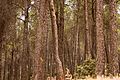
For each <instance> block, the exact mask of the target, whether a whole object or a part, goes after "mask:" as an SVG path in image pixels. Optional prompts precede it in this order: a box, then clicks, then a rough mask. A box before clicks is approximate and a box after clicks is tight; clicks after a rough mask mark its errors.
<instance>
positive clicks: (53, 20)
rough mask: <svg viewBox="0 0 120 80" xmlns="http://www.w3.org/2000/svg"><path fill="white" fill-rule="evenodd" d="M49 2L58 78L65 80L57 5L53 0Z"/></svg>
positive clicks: (58, 79)
mask: <svg viewBox="0 0 120 80" xmlns="http://www.w3.org/2000/svg"><path fill="white" fill-rule="evenodd" d="M49 3H50V14H51V25H52V36H53V44H54V50H55V51H54V52H55V54H54V57H55V62H56V70H57V80H64V75H63V67H62V62H61V61H60V58H59V51H58V34H57V33H58V31H57V23H56V15H55V7H54V3H53V0H49Z"/></svg>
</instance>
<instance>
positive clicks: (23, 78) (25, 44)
mask: <svg viewBox="0 0 120 80" xmlns="http://www.w3.org/2000/svg"><path fill="white" fill-rule="evenodd" d="M29 8H30V2H29V0H26V1H25V21H24V31H23V53H22V62H21V67H22V69H21V80H29V76H28V74H29V73H28V62H29V61H28V57H29V36H28V35H29V31H28V21H29V12H28V11H29Z"/></svg>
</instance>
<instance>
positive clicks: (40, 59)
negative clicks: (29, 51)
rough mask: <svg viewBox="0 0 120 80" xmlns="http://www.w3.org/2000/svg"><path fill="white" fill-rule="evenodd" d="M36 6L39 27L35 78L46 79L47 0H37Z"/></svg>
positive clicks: (35, 79) (38, 79) (35, 57)
mask: <svg viewBox="0 0 120 80" xmlns="http://www.w3.org/2000/svg"><path fill="white" fill-rule="evenodd" d="M36 2H37V4H36V6H38V21H39V23H38V27H37V29H36V30H37V31H36V42H35V55H34V59H35V60H34V80H45V79H44V78H45V77H44V76H45V74H44V69H45V66H44V62H45V60H44V54H45V51H44V48H45V46H46V43H45V42H46V41H45V40H46V39H45V38H46V37H45V36H46V28H47V25H46V7H47V6H48V5H47V2H46V0H39V1H37V0H36Z"/></svg>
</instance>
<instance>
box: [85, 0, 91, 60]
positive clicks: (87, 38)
mask: <svg viewBox="0 0 120 80" xmlns="http://www.w3.org/2000/svg"><path fill="white" fill-rule="evenodd" d="M84 13H85V56H84V57H85V59H86V55H87V58H90V34H89V33H90V32H89V31H90V30H89V29H90V28H89V25H88V0H84Z"/></svg>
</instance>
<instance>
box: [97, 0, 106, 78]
mask: <svg viewBox="0 0 120 80" xmlns="http://www.w3.org/2000/svg"><path fill="white" fill-rule="evenodd" d="M96 39H97V41H96V43H97V64H96V74H97V75H98V76H102V75H103V74H104V70H105V46H104V34H103V0H96Z"/></svg>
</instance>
